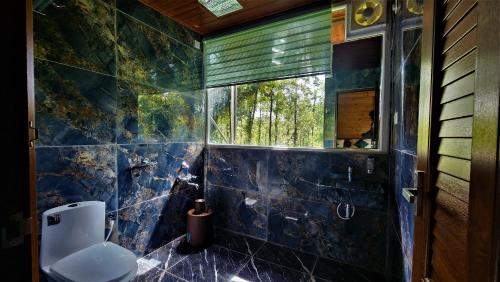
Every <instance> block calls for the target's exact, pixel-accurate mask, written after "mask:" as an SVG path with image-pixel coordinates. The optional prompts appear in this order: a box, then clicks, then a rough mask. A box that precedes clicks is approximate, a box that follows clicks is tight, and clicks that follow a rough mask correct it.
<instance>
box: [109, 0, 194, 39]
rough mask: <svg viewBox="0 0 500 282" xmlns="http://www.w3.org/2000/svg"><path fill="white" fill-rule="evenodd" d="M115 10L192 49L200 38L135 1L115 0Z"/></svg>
mask: <svg viewBox="0 0 500 282" xmlns="http://www.w3.org/2000/svg"><path fill="white" fill-rule="evenodd" d="M116 8H117V9H119V10H120V11H122V12H124V13H126V14H128V15H130V16H131V17H134V18H136V19H138V20H140V21H142V22H144V23H146V24H147V25H149V26H151V27H153V28H155V29H157V30H159V31H161V32H163V33H165V34H167V35H168V36H170V37H172V38H174V39H176V40H179V41H180V42H182V43H185V44H186V45H187V46H190V47H191V48H193V46H194V41H195V40H197V41H201V36H200V35H198V34H197V33H195V32H193V31H191V30H189V29H188V28H186V27H184V26H182V25H180V24H178V23H176V22H174V21H173V20H172V19H170V18H168V17H165V16H163V15H162V14H160V13H158V12H157V11H155V10H153V9H151V8H149V7H148V6H146V5H144V4H142V3H140V2H139V1H137V0H117V1H116Z"/></svg>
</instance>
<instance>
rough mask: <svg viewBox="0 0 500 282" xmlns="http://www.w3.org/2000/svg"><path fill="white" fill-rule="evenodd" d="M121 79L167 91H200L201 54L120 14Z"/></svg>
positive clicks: (118, 19) (118, 55)
mask: <svg viewBox="0 0 500 282" xmlns="http://www.w3.org/2000/svg"><path fill="white" fill-rule="evenodd" d="M116 21H117V35H118V40H117V45H118V48H117V50H118V51H117V52H118V54H117V57H118V61H119V62H120V63H119V64H118V71H117V75H118V77H120V78H122V79H127V80H131V81H135V82H139V83H143V84H146V85H150V86H154V87H157V88H160V89H164V90H165V92H166V91H169V92H170V91H179V92H183V91H192V90H199V89H201V77H200V73H199V71H198V68H199V66H196V65H195V63H199V61H198V60H196V59H195V57H196V56H198V53H199V52H200V51H199V50H194V49H192V48H189V47H186V46H185V45H183V44H181V43H178V42H177V41H175V40H173V39H171V38H170V37H168V36H167V35H165V34H163V33H161V32H159V31H158V30H156V29H153V28H151V27H149V26H147V25H145V24H143V23H141V22H138V21H136V20H134V19H132V18H130V17H129V16H127V15H125V14H123V13H122V12H117V14H116Z"/></svg>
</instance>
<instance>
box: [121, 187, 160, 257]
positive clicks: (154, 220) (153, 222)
mask: <svg viewBox="0 0 500 282" xmlns="http://www.w3.org/2000/svg"><path fill="white" fill-rule="evenodd" d="M167 206H168V197H167V196H163V197H159V198H155V199H153V200H150V201H147V202H143V203H140V204H137V205H135V206H131V207H127V208H124V209H121V210H119V212H118V232H119V234H118V240H119V243H120V245H121V246H123V247H125V248H127V249H129V250H131V251H132V252H134V253H135V254H136V255H137V256H143V255H146V254H148V253H150V252H151V251H153V250H154V249H156V248H158V247H159V246H156V248H152V247H151V243H152V242H153V241H154V240H156V238H154V235H155V230H156V228H157V227H158V225H159V224H160V216H161V214H162V211H163V210H164V209H166V208H167Z"/></svg>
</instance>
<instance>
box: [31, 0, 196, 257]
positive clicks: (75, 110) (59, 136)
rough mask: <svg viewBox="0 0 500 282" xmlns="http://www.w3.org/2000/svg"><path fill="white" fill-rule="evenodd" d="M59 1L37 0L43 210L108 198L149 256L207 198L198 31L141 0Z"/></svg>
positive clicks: (131, 239)
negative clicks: (186, 179) (188, 179)
mask: <svg viewBox="0 0 500 282" xmlns="http://www.w3.org/2000/svg"><path fill="white" fill-rule="evenodd" d="M61 3H62V4H61ZM61 3H55V2H53V1H42V0H35V1H34V39H35V57H36V60H35V88H36V89H35V90H36V94H35V98H36V118H37V124H36V125H37V127H38V128H39V130H40V140H39V141H38V142H37V148H36V152H37V190H38V210H39V212H40V213H41V212H43V211H45V210H47V209H49V208H53V207H56V206H59V205H63V204H68V203H71V202H77V201H87V200H99V201H104V202H106V208H107V212H108V213H109V214H111V215H114V216H115V217H116V218H117V221H116V222H117V223H116V225H115V230H114V234H113V236H112V238H113V241H115V242H117V243H119V244H121V245H123V246H125V247H127V248H129V249H130V250H132V251H133V252H134V253H135V254H137V255H139V256H142V255H145V254H147V253H149V252H151V251H152V250H154V249H156V248H158V247H160V246H162V245H164V244H165V243H167V242H169V241H171V240H172V239H174V238H176V237H178V236H180V235H181V234H183V233H184V230H185V213H186V211H187V210H188V209H189V208H190V207H192V205H193V200H194V199H195V198H197V197H202V196H203V180H204V174H203V172H204V161H203V159H204V156H203V155H204V148H203V142H204V126H205V125H204V124H205V121H204V96H203V91H202V89H201V83H202V80H201V79H202V75H201V70H202V59H201V57H202V52H201V50H199V49H197V48H195V47H194V46H195V41H199V40H200V36H198V35H197V34H195V33H193V32H191V31H189V30H188V29H186V28H184V27H182V26H180V25H178V24H176V23H174V22H173V21H172V20H170V19H168V18H166V17H163V16H161V15H160V14H158V13H156V12H154V11H153V10H151V9H149V8H147V7H146V6H144V5H142V4H141V3H140V2H139V1H136V0H78V1H77V0H68V1H62V2H61ZM183 162H186V163H188V164H189V165H190V168H189V171H186V170H179V168H180V167H181V164H182V163H183ZM187 173H189V174H191V175H194V176H196V177H195V178H192V179H191V183H192V184H187V183H186V182H182V181H180V182H179V181H176V179H177V177H178V176H186V175H187Z"/></svg>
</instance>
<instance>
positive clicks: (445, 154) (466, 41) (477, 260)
mask: <svg viewBox="0 0 500 282" xmlns="http://www.w3.org/2000/svg"><path fill="white" fill-rule="evenodd" d="M499 3H500V2H499V1H488V0H485V1H482V0H479V1H477V0H443V1H441V0H426V1H425V4H424V22H423V42H422V62H421V64H422V65H421V69H422V73H421V85H420V110H419V133H418V134H419V136H418V149H417V157H418V161H417V169H418V170H420V174H419V175H420V177H419V180H420V181H419V185H418V186H419V187H418V195H417V207H416V216H415V228H414V256H413V272H412V281H421V280H422V279H424V280H432V281H494V279H495V277H496V276H497V275H498V247H499V246H498V243H499V237H500V231H499V224H498V221H499V216H500V212H499V210H500V204H499V202H500V197H499V193H500V188H499V180H498V175H499V174H500V173H499V159H498V153H499V108H500V107H499V105H500V103H499V101H500V98H499V89H500V71H499V66H500V48H499V46H500V37H499V33H500V29H499V26H500V20H499V17H498V15H497V14H498V11H500V4H499ZM496 279H498V277H497V278H496Z"/></svg>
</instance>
